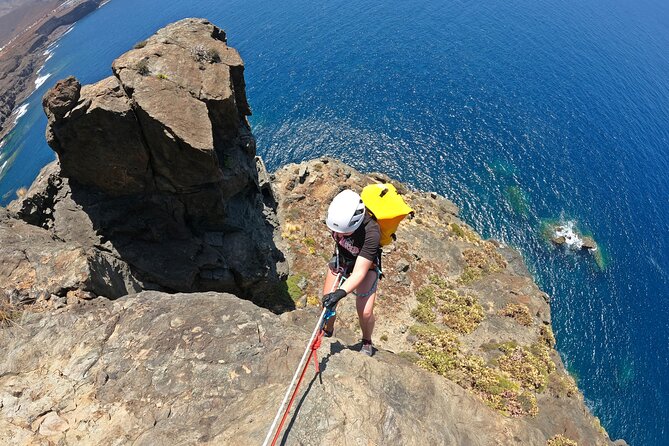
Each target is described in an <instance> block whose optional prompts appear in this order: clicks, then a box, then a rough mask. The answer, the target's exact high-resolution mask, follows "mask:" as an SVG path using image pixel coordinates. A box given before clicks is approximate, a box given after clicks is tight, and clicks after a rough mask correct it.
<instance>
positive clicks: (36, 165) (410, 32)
mask: <svg viewBox="0 0 669 446" xmlns="http://www.w3.org/2000/svg"><path fill="white" fill-rule="evenodd" d="M190 16H199V17H206V18H208V19H210V20H211V21H213V22H214V23H216V24H217V25H219V26H220V27H222V28H224V29H225V30H226V31H227V33H228V40H229V43H230V45H232V46H234V47H235V48H237V49H238V50H239V51H240V53H241V55H242V57H243V58H244V61H245V63H246V83H247V87H248V90H247V93H248V97H249V101H250V104H251V106H252V108H253V113H254V114H253V116H252V118H251V123H252V125H253V129H254V133H255V135H256V137H257V139H258V151H259V154H260V155H262V156H263V157H264V159H265V160H266V162H267V164H268V166H269V167H270V168H271V169H275V168H277V167H279V166H281V165H283V164H285V163H289V162H297V161H300V160H303V159H308V158H313V157H318V156H321V155H331V156H335V157H339V158H341V159H342V160H344V161H345V162H348V163H350V164H352V165H353V166H355V167H357V168H359V169H362V170H365V171H370V170H374V171H383V172H387V173H388V174H390V175H391V176H394V177H396V178H398V179H400V180H402V181H405V182H408V183H410V184H412V185H414V186H415V187H417V188H420V189H424V190H434V191H437V192H439V193H440V194H442V195H445V196H446V197H448V198H450V199H451V200H452V201H454V202H455V203H456V204H458V205H459V206H460V208H461V210H462V216H463V218H464V219H465V220H466V221H467V222H469V223H470V224H471V225H472V226H474V227H475V228H476V229H477V230H478V231H479V232H480V233H481V234H482V235H484V236H485V237H493V238H496V239H498V240H501V241H503V242H504V243H506V244H508V245H511V246H514V247H516V248H518V249H519V250H520V251H521V252H522V254H523V256H524V258H525V259H526V262H527V264H528V266H529V268H530V270H531V271H532V273H533V274H534V275H535V277H536V280H537V281H538V283H539V284H540V286H541V287H542V288H543V289H544V290H545V291H546V292H548V293H549V294H550V295H551V296H552V299H553V300H552V309H553V325H554V329H555V332H556V336H557V347H558V350H559V352H560V354H561V356H562V358H563V360H564V362H565V364H566V365H567V367H568V369H569V370H570V371H571V372H572V374H573V375H574V376H575V377H576V378H577V380H578V384H579V387H580V388H581V389H582V390H583V392H584V394H585V398H586V402H587V404H588V406H589V407H590V408H591V409H592V411H593V412H594V414H595V415H597V416H598V417H599V418H600V419H601V421H602V424H603V425H604V426H605V427H606V429H607V430H608V432H609V433H610V434H611V437H612V438H614V439H615V438H621V437H622V438H625V439H626V440H627V441H628V442H629V443H630V444H631V445H633V446H649V445H651V446H652V445H658V446H659V445H666V444H669V340H668V339H669V3H667V2H666V1H665V0H610V1H603V0H579V1H576V0H554V1H551V2H549V1H545V0H515V1H504V2H502V1H493V2H480V1H479V2H475V1H466V0H458V1H456V0H441V1H436V0H415V1H412V2H406V1H397V0H390V1H384V2H379V1H369V0H357V1H342V0H330V1H328V2H316V1H313V0H286V1H275V2H270V1H258V0H245V1H241V0H239V1H220V0H216V1H215V0H207V1H189V2H184V1H178V0H161V1H157V0H143V1H134V0H112V1H111V2H110V3H109V4H107V5H105V6H104V7H103V8H101V9H100V10H99V11H97V12H95V13H94V14H92V15H90V16H88V17H87V18H85V19H84V20H82V21H80V22H79V23H77V24H76V26H75V27H74V29H73V30H72V31H71V32H69V33H68V34H67V35H66V36H65V37H63V38H62V39H61V40H60V41H59V42H58V44H57V45H55V46H54V47H53V48H50V49H49V52H50V54H51V57H50V59H49V60H48V61H47V63H46V65H45V66H44V67H43V68H42V70H41V72H40V82H42V84H41V85H38V87H39V88H38V89H37V91H36V93H35V94H33V96H31V97H30V98H29V99H28V101H26V103H24V104H23V105H24V107H22V108H21V110H20V112H19V113H17V115H15V116H14V118H11V119H18V122H17V127H16V128H15V130H14V131H13V132H12V133H11V134H10V135H9V136H8V137H7V138H5V140H4V141H2V143H0V145H1V147H0V197H1V200H0V203H1V204H6V203H7V202H8V201H10V200H11V199H12V198H13V197H14V196H15V191H16V189H17V188H19V187H21V186H28V185H29V184H30V183H31V182H32V180H33V179H34V177H35V176H36V174H37V172H38V171H39V169H40V168H41V167H42V166H44V165H45V164H46V163H48V162H49V161H51V160H52V159H54V155H53V153H52V151H51V150H50V149H49V148H48V147H47V146H46V144H45V142H44V129H45V124H46V119H45V118H44V116H43V113H42V111H41V105H40V101H41V96H42V94H43V93H44V91H45V90H46V89H47V88H49V87H50V86H51V85H53V83H54V82H55V80H57V79H60V78H63V77H65V76H67V75H70V74H73V75H75V76H77V77H78V78H79V79H80V80H81V81H82V83H91V82H94V81H97V80H99V79H101V78H103V77H105V76H108V75H110V74H111V69H110V65H111V62H112V60H113V59H114V58H115V57H117V56H118V55H120V54H122V53H123V52H125V51H126V50H128V49H130V48H131V47H132V46H133V44H134V43H135V42H137V41H139V40H142V39H145V38H146V37H147V36H149V35H150V34H152V33H153V32H154V31H155V30H157V29H158V28H160V27H162V26H164V25H166V24H167V23H170V22H172V21H175V20H177V19H181V18H184V17H190ZM21 113H22V114H21ZM19 114H21V116H19ZM551 222H562V223H566V222H572V223H573V224H574V225H575V227H576V228H578V229H579V230H581V231H584V232H585V233H588V234H591V235H592V236H593V237H594V238H595V240H596V241H597V242H598V244H599V246H600V250H599V254H598V257H597V260H598V262H596V261H595V259H594V257H593V256H591V255H583V254H578V253H576V252H575V251H570V250H558V249H555V248H553V247H552V246H551V244H550V243H549V242H547V240H546V238H545V236H544V235H543V234H542V231H543V230H544V229H545V227H546V225H547V224H550V223H551Z"/></svg>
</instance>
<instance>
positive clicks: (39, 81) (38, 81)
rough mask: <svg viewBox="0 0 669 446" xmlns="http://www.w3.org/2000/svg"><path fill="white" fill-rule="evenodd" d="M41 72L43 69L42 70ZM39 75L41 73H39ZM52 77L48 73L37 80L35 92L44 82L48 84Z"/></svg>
mask: <svg viewBox="0 0 669 446" xmlns="http://www.w3.org/2000/svg"><path fill="white" fill-rule="evenodd" d="M40 71H41V68H40ZM38 73H39V71H38ZM50 77H51V73H47V74H45V75H44V76H39V77H38V78H37V79H35V90H37V89H38V88H39V87H41V86H42V85H43V84H44V82H46V80H47V79H49V78H50Z"/></svg>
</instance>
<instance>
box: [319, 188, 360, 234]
mask: <svg viewBox="0 0 669 446" xmlns="http://www.w3.org/2000/svg"><path fill="white" fill-rule="evenodd" d="M364 217H365V205H364V204H363V203H362V199H361V198H360V195H358V194H356V193H355V192H353V191H352V190H350V189H347V190H344V191H341V192H339V193H338V194H337V196H336V197H334V199H333V200H332V203H330V207H329V208H328V217H327V219H326V220H325V222H326V223H327V225H328V228H330V229H331V230H333V231H335V232H353V231H355V230H356V229H358V228H359V227H360V225H361V224H362V220H363V218H364Z"/></svg>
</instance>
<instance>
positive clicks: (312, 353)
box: [263, 274, 341, 446]
mask: <svg viewBox="0 0 669 446" xmlns="http://www.w3.org/2000/svg"><path fill="white" fill-rule="evenodd" d="M340 279H341V275H340V274H338V275H337V280H336V281H335V283H334V286H333V287H332V290H334V289H335V288H337V287H338V285H339V284H340ZM334 314H335V312H334V310H330V309H327V308H323V311H321V316H320V317H319V318H318V323H317V324H316V328H314V332H313V333H312V334H311V338H310V339H309V343H308V344H307V348H306V349H305V350H304V354H303V355H302V359H301V360H300V364H299V365H298V366H297V370H295V375H293V379H292V381H291V382H290V385H289V386H288V389H287V390H286V395H285V396H284V397H283V401H281V406H279V410H278V411H277V413H276V416H275V417H274V421H273V422H272V426H271V427H270V428H269V432H267V436H266V437H265V441H264V442H263V446H268V445H269V444H271V445H272V446H274V445H275V444H276V441H277V440H278V439H279V434H280V433H281V429H282V428H283V425H284V423H285V422H286V419H287V418H288V414H289V413H290V408H291V406H292V405H293V401H295V397H296V396H297V391H298V389H299V388H300V384H301V383H302V379H303V378H304V375H305V373H306V372H307V368H309V362H310V360H311V358H313V359H314V366H315V368H316V374H318V373H319V372H320V367H319V365H318V354H317V353H318V349H319V348H320V346H321V341H322V340H323V334H324V333H325V332H324V330H323V329H324V327H325V322H327V320H328V319H330V318H331V317H332V316H334ZM305 360H306V361H305ZM300 369H302V372H301V373H300ZM298 375H299V379H298ZM296 381H297V384H295V382H296ZM293 385H295V390H293V392H292V395H291V389H292V388H293ZM289 396H290V401H288V398H289ZM286 401H288V406H287V407H286V410H285V411H284V410H283V407H284V406H285V405H286ZM282 411H283V416H281V412H282ZM279 417H281V423H280V424H279V428H278V429H277V430H276V433H275V434H274V437H273V438H272V442H271V443H270V442H269V441H270V438H271V437H272V432H274V428H275V427H276V423H277V422H278V421H279Z"/></svg>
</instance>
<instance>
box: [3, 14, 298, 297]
mask: <svg viewBox="0 0 669 446" xmlns="http://www.w3.org/2000/svg"><path fill="white" fill-rule="evenodd" d="M138 47H141V48H137V49H134V50H132V51H130V52H128V53H126V54H124V55H123V56H121V57H120V58H119V59H117V60H116V61H115V62H114V67H113V68H114V72H115V76H113V77H109V78H107V79H104V80H102V81H100V82H98V83H96V84H94V85H87V86H84V87H81V86H80V85H79V82H77V80H76V79H74V78H68V79H65V80H63V81H60V82H58V83H57V84H56V86H55V87H54V88H53V89H51V90H50V91H49V92H48V93H47V94H46V95H45V97H44V101H43V102H44V109H45V112H46V114H47V116H48V118H49V123H48V127H47V140H48V142H49V144H50V146H51V147H52V148H53V149H54V150H55V151H56V153H57V154H58V159H59V162H58V163H54V164H51V165H49V166H47V167H46V168H45V169H44V170H43V171H42V172H41V174H40V175H39V178H38V179H37V180H36V182H35V183H34V184H33V186H32V187H31V189H30V190H29V191H28V192H27V194H26V195H25V196H24V197H23V199H22V200H20V201H17V202H14V203H12V204H11V205H10V206H9V209H10V210H11V211H13V212H14V213H15V215H16V216H17V217H18V218H19V219H20V220H22V221H23V223H21V222H19V221H15V220H12V222H11V223H10V226H11V227H12V229H11V230H8V234H7V235H6V236H5V238H4V240H6V241H5V242H4V243H3V244H2V246H1V247H0V252H3V253H6V255H7V256H8V257H11V258H12V259H13V260H12V263H11V264H10V265H8V266H7V267H6V268H5V270H4V274H2V273H0V286H2V287H3V288H4V289H5V290H6V291H5V293H6V294H9V295H10V296H11V297H12V299H13V300H15V301H16V300H19V301H35V300H38V299H41V300H48V299H50V298H51V297H53V298H54V299H58V298H65V297H66V296H67V294H68V293H70V294H71V293H79V294H81V293H90V294H92V295H101V296H106V297H109V298H115V297H120V296H123V295H125V294H129V293H132V292H138V291H141V290H144V289H156V290H165V291H198V290H217V291H228V292H233V293H235V294H237V295H240V296H245V297H249V298H254V297H256V298H263V299H265V298H266V296H267V295H268V294H272V293H273V292H274V290H275V289H276V286H277V285H276V284H277V283H278V280H279V279H280V277H281V276H282V275H285V267H284V266H283V264H284V262H283V260H282V254H281V253H280V252H279V251H278V250H277V249H276V247H275V245H274V241H273V232H274V229H275V228H274V226H273V225H275V224H276V222H275V219H276V217H275V211H274V207H275V203H274V201H273V198H272V196H271V194H269V189H268V188H267V185H266V184H264V183H262V181H261V180H259V173H258V169H260V177H261V178H264V177H266V173H265V172H264V168H263V166H262V163H261V162H259V161H258V160H256V158H255V140H254V138H253V135H252V134H251V132H250V129H249V125H248V122H247V121H246V115H248V114H250V109H249V106H248V104H247V102H246V95H245V91H244V80H243V69H244V66H243V63H242V61H241V58H240V57H239V55H238V53H237V52H236V51H235V50H234V49H232V48H229V47H228V46H227V45H226V43H225V34H224V33H223V31H221V30H220V29H218V28H217V27H215V26H214V25H212V24H210V23H208V22H207V21H205V20H194V19H191V20H184V21H181V22H178V23H176V24H174V25H171V26H168V27H166V28H164V29H162V30H160V31H158V33H156V35H154V36H152V37H151V38H150V39H148V40H147V41H146V42H143V43H142V44H141V45H138ZM263 191H264V192H263ZM35 227H39V228H41V229H42V231H41V232H40V231H38V232H39V233H40V236H39V237H40V240H44V243H39V244H38V243H35V242H29V243H26V241H25V238H23V237H21V236H19V235H17V234H21V233H22V232H23V231H27V232H30V233H33V232H35V231H36V229H35ZM63 253H66V254H63ZM63 255H67V256H68V257H67V258H68V259H70V260H69V261H59V259H64V257H63ZM54 267H58V268H60V271H62V272H64V273H65V274H67V275H68V276H70V277H71V278H72V280H70V281H68V282H67V283H57V282H55V281H53V280H51V277H52V275H53V274H52V273H53V271H52V269H53V268H54ZM0 271H2V270H0ZM17 283H21V284H24V285H22V286H21V287H18V286H16V284H17Z"/></svg>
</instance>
